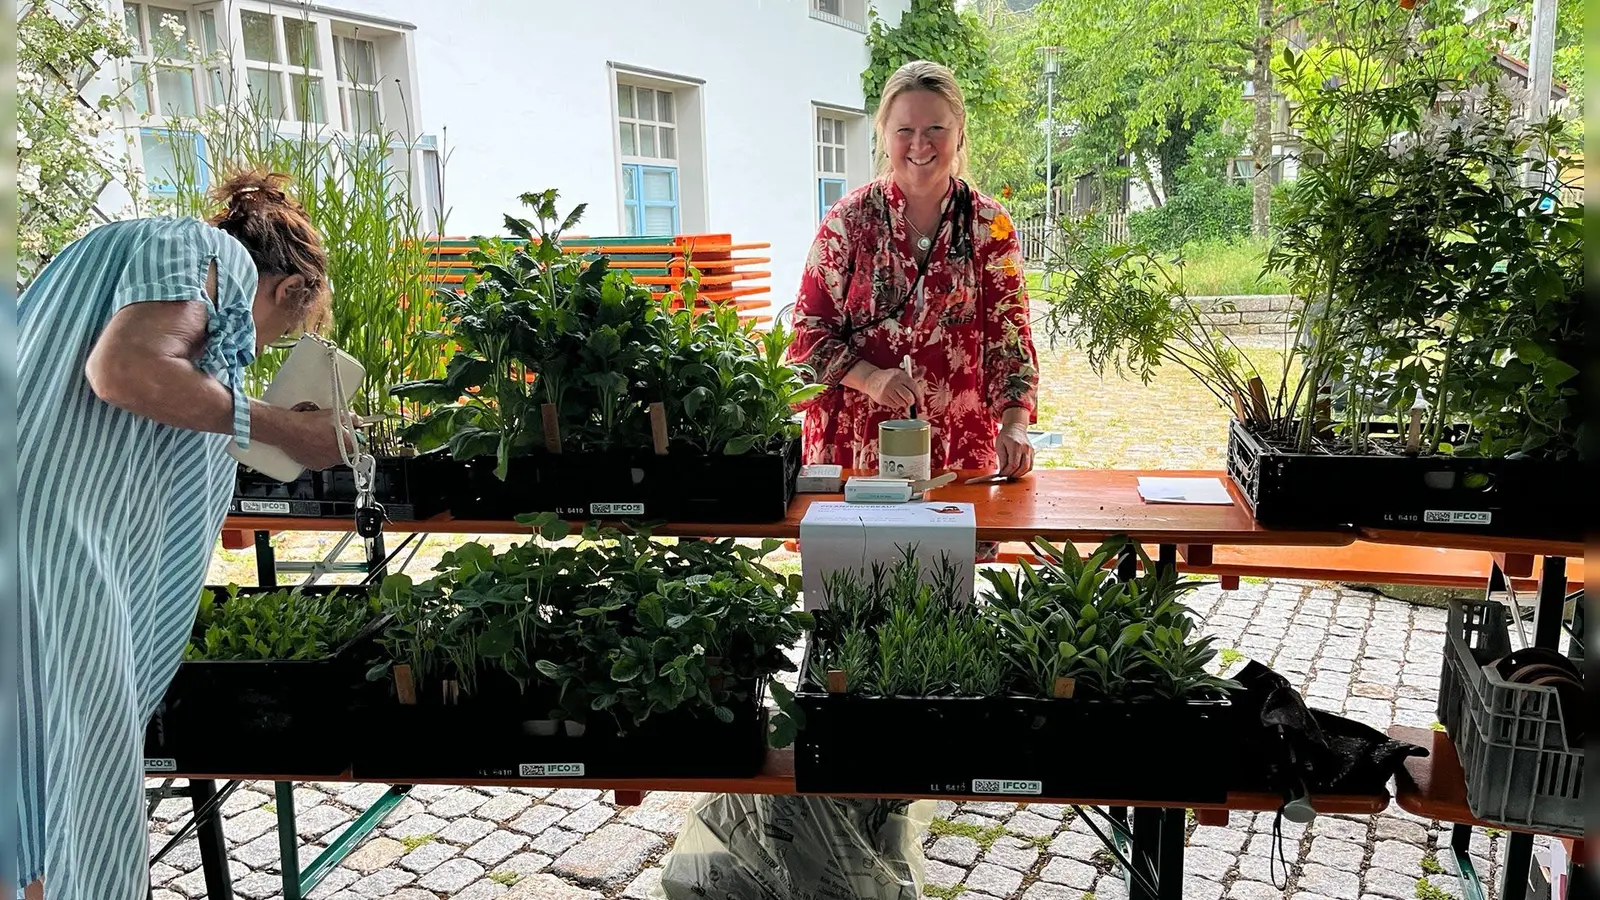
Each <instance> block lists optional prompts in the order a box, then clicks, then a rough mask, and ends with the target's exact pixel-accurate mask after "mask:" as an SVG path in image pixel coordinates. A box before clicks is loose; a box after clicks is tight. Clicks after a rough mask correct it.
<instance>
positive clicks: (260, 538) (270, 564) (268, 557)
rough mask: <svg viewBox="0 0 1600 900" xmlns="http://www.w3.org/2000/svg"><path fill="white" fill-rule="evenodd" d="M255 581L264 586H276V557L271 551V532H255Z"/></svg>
mask: <svg viewBox="0 0 1600 900" xmlns="http://www.w3.org/2000/svg"><path fill="white" fill-rule="evenodd" d="M256 582H257V583H258V584H259V585H260V586H261V587H264V588H275V587H277V586H278V558H277V556H275V555H274V554H273V551H272V532H270V531H258V532H256Z"/></svg>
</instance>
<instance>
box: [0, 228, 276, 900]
mask: <svg viewBox="0 0 1600 900" xmlns="http://www.w3.org/2000/svg"><path fill="white" fill-rule="evenodd" d="M213 263H215V265H216V271H217V297H216V300H215V302H213V301H212V300H211V298H210V297H209V295H208V294H207V293H206V276H207V274H208V271H209V270H210V267H211V265H212V264H213ZM255 291H256V269H255V265H254V263H253V262H252V261H251V259H250V255H249V253H248V252H247V251H246V250H245V248H244V246H243V245H242V244H240V243H239V242H238V241H236V240H234V239H233V238H232V237H231V236H229V235H227V234H226V233H224V232H222V231H220V230H218V229H216V228H213V227H211V226H209V225H206V224H204V223H201V222H198V221H195V220H193V219H140V220H134V221H128V222H117V223H114V224H110V225H105V226H102V227H100V228H97V229H95V230H93V231H91V232H90V233H89V234H87V235H85V236H84V237H83V238H82V239H80V240H78V241H77V242H75V243H73V244H72V245H70V246H69V247H67V248H66V250H64V251H63V252H62V253H61V255H60V256H59V257H57V258H56V259H55V260H54V261H53V262H52V263H51V264H50V265H49V266H48V267H47V268H46V269H45V270H44V271H43V272H42V273H40V275H39V277H38V279H37V280H36V281H35V282H34V283H33V284H32V285H31V286H29V288H28V289H27V290H26V291H24V292H23V294H22V296H21V297H20V298H19V299H18V345H17V351H18V353H17V356H18V382H17V398H18V404H17V407H18V410H17V411H18V424H19V428H18V465H17V482H18V483H17V489H18V490H17V495H18V503H19V508H20V521H19V528H18V540H19V544H20V546H19V551H20V552H19V555H18V559H19V561H20V568H21V572H20V574H21V588H22V591H21V593H22V606H21V611H22V612H21V617H20V628H19V636H18V639H17V645H18V646H17V649H18V650H19V651H20V654H19V659H20V660H21V677H20V681H19V682H18V685H17V688H18V699H19V707H18V711H19V714H20V715H19V719H20V723H19V724H20V726H21V727H20V729H19V739H20V744H21V746H20V759H21V772H20V775H21V777H20V780H19V781H20V783H19V785H18V791H17V794H18V808H17V816H18V832H17V833H18V836H19V838H18V841H19V847H18V858H19V860H20V862H21V875H22V883H23V884H28V883H29V882H30V881H33V880H34V879H36V878H38V877H40V876H41V875H42V876H43V877H44V878H45V884H46V891H47V894H48V896H49V897H50V898H51V900H135V898H142V897H144V896H145V890H146V888H145V885H146V881H147V879H148V857H149V851H148V844H147V839H146V837H145V835H146V829H147V823H146V818H145V810H144V805H143V790H144V782H143V776H142V771H143V752H142V751H143V743H144V726H145V722H146V721H147V720H148V719H149V717H150V715H151V714H152V712H153V711H154V709H155V706H156V704H157V703H158V702H159V701H160V699H161V696H162V694H163V692H164V691H165V690H166V686H167V684H168V682H170V681H171V680H172V676H173V674H174V672H175V671H176V670H177V666H178V662H179V660H180V658H181V656H182V653H183V647H184V644H185V642H186V639H187V637H188V634H189V631H190V628H191V626H192V624H193V621H194V615H195V608H196V603H197V600H198V598H199V593H200V587H201V582H202V581H203V579H204V578H205V573H206V569H207V566H208V564H209V562H210V559H211V552H212V548H213V547H214V546H215V543H216V539H217V534H218V531H219V530H220V528H221V526H222V519H223V516H224V515H225V513H226V511H227V504H228V497H229V493H230V491H231V490H232V486H233V479H234V472H235V466H236V463H235V462H234V461H233V459H232V458H231V457H229V456H228V455H227V453H226V452H225V450H226V447H227V443H228V441H229V437H228V436H226V435H220V434H202V433H200V432H195V431H187V430H183V429H178V428H173V427H170V426H166V425H161V424H158V423H156V422H154V421H151V420H149V419H145V418H141V417H139V416H136V415H133V414H131V413H128V412H124V411H122V410H119V409H115V408H113V407H111V406H109V405H107V404H106V403H104V402H103V401H101V400H100V399H99V398H98V397H96V396H95V395H94V393H93V392H92V391H91V390H90V388H89V383H88V381H87V379H86V378H85V376H84V364H85V362H86V361H87V359H88V357H89V351H90V349H91V348H92V347H93V346H94V343H95V340H96V339H97V338H98V337H99V335H100V332H101V331H102V330H103V329H104V328H105V326H106V324H107V323H108V322H110V321H111V317H112V316H113V315H115V314H116V313H117V311H118V310H120V309H122V308H123V307H125V306H128V305H129V304H132V303H142V302H148V301H163V302H174V301H179V302H181V301H195V302H201V303H205V304H206V306H207V309H208V312H209V313H210V322H209V326H208V329H207V340H206V345H205V349H204V351H203V353H202V355H201V357H200V358H199V359H198V360H197V361H196V365H197V366H198V367H199V368H201V369H202V370H204V371H206V372H208V373H210V374H211V375H213V376H215V377H216V378H218V379H219V380H221V381H222V382H223V383H224V384H227V385H230V386H231V387H232V389H233V396H234V426H235V434H234V436H233V440H236V441H239V442H240V443H241V444H242V443H245V442H246V441H247V440H248V435H249V405H248V400H247V399H246V398H245V395H244V392H243V390H242V386H243V368H244V366H246V365H248V364H249V362H250V361H251V360H252V359H253V358H254V355H255V326H254V324H253V322H252V320H251V315H250V306H251V303H252V302H253V300H254V298H255Z"/></svg>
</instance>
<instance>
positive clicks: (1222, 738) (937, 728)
mask: <svg viewBox="0 0 1600 900" xmlns="http://www.w3.org/2000/svg"><path fill="white" fill-rule="evenodd" d="M810 655H811V654H810V647H809V641H808V646H807V649H806V659H807V661H808V662H809V660H810ZM806 668H807V667H802V670H801V673H800V684H801V690H800V691H799V692H798V693H797V695H796V697H797V700H798V702H799V704H800V707H801V709H803V710H804V712H805V726H804V727H803V728H801V729H800V732H799V735H798V737H797V739H796V741H795V754H794V757H795V788H796V790H798V791H799V792H800V793H802V794H860V795H866V796H878V795H888V796H929V795H941V794H948V795H961V796H974V795H976V796H982V795H991V794H992V795H994V796H996V797H1010V798H1017V799H1027V798H1029V797H1036V798H1055V799H1073V800H1083V801H1091V802H1099V801H1112V800H1123V801H1134V800H1172V801H1187V802H1193V803H1220V802H1222V801H1224V800H1226V799H1227V794H1228V788H1229V782H1230V780H1231V775H1230V769H1231V759H1232V757H1233V755H1234V743H1235V741H1236V740H1238V736H1239V734H1240V731H1239V729H1238V728H1237V727H1236V724H1235V711H1234V708H1233V706H1232V704H1231V703H1229V702H1228V701H1226V700H1202V701H1139V702H1130V703H1117V702H1110V701H1098V700H1043V699H1037V698H1032V697H862V696H853V695H847V694H828V693H825V692H822V691H819V690H817V689H816V688H815V687H811V686H810V685H809V682H808V679H807V671H806ZM927 748H935V749H932V750H929V749H927Z"/></svg>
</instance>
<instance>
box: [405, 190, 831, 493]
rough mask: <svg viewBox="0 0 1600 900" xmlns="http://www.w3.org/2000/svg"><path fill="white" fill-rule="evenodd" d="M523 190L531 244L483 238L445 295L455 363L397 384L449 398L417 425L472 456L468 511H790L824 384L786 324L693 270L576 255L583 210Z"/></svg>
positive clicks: (511, 220)
mask: <svg viewBox="0 0 1600 900" xmlns="http://www.w3.org/2000/svg"><path fill="white" fill-rule="evenodd" d="M522 200H523V202H524V203H525V204H527V205H528V206H529V207H530V208H531V209H532V210H533V213H534V215H533V218H531V219H521V218H516V217H512V216H507V217H506V228H507V230H508V231H509V232H511V234H512V235H513V236H514V237H515V238H516V241H488V240H486V241H483V242H481V243H480V246H479V249H478V251H477V252H475V253H474V254H472V255H471V259H472V261H473V263H474V265H475V266H476V267H477V268H476V271H475V272H474V273H473V274H471V275H469V276H467V279H466V281H465V283H464V284H463V285H462V288H463V290H462V292H461V293H460V294H459V295H458V296H456V295H453V296H452V297H450V298H447V299H446V300H445V304H446V313H447V316H448V318H449V320H450V322H451V324H450V326H449V330H450V335H451V337H452V339H453V340H454V342H455V344H456V345H457V346H458V347H460V350H459V352H458V354H457V356H456V357H455V358H454V359H453V360H452V361H451V364H450V368H449V370H448V371H447V372H446V373H445V375H444V376H443V377H441V378H433V379H425V380H421V381H417V382H412V383H409V384H405V385H400V386H398V387H396V388H395V393H396V395H397V396H400V397H405V398H410V399H414V400H418V401H422V402H426V403H429V404H433V407H434V408H433V411H432V412H431V413H430V414H429V415H428V416H426V417H425V418H424V419H422V420H421V421H419V422H418V423H417V424H416V425H415V426H413V427H412V428H411V429H409V430H408V431H407V432H406V436H407V437H408V438H409V439H411V440H413V441H415V443H416V444H417V446H418V447H419V448H432V447H439V446H448V447H449V449H450V452H451V453H452V454H453V455H454V456H455V458H457V459H461V460H471V461H472V462H471V464H472V466H473V468H474V470H475V473H476V475H475V477H474V479H473V482H472V486H471V489H470V490H469V491H466V492H464V495H463V496H461V497H458V498H455V499H454V500H452V510H453V511H454V512H455V514H456V515H457V516H458V517H476V518H509V517H510V516H512V515H515V514H518V513H524V512H556V513H559V514H561V515H563V516H566V517H568V518H575V519H587V518H593V517H609V518H615V517H620V516H628V517H636V518H644V517H652V518H669V519H677V520H694V521H766V520H774V519H779V518H782V517H783V515H784V514H785V512H786V511H787V506H788V502H789V500H790V499H791V497H792V496H793V490H794V481H795V477H796V476H797V475H798V472H799V426H798V424H797V423H796V422H795V420H794V414H793V405H794V404H796V403H799V402H803V401H804V400H805V399H806V398H808V397H810V396H812V395H814V394H815V392H816V391H817V390H820V388H816V387H813V386H810V385H808V384H807V383H806V381H805V380H804V378H803V377H802V375H801V373H799V372H797V371H796V370H795V369H794V368H793V367H790V366H787V365H785V364H784V363H783V352H784V349H785V348H786V347H787V342H788V335H787V333H785V332H783V331H781V330H775V331H770V332H766V333H758V332H756V331H755V330H754V326H753V325H752V324H749V323H745V322H741V320H740V319H739V316H738V313H737V310H736V309H735V308H734V307H732V306H731V305H721V306H714V307H713V309H712V310H711V311H709V312H696V311H695V310H694V307H695V306H696V298H697V287H696V274H695V272H694V270H693V269H692V268H690V269H689V270H688V272H689V275H688V277H687V278H685V279H684V281H683V282H682V284H680V287H679V290H678V291H677V292H676V293H674V294H672V295H670V296H667V297H658V296H656V295H654V294H652V293H651V292H650V290H649V289H648V288H647V287H645V286H644V285H641V284H639V283H637V282H635V281H634V280H633V278H632V276H630V275H629V274H628V273H627V272H626V271H624V270H621V269H614V268H612V267H611V266H610V264H609V261H608V259H607V258H606V257H604V256H599V255H596V254H585V255H574V254H570V253H567V252H565V251H564V250H563V248H562V244H561V240H562V234H563V233H564V232H565V231H567V230H568V229H570V228H571V227H572V226H573V225H574V224H576V223H577V222H578V221H579V219H580V218H581V216H582V214H583V211H584V207H583V206H581V205H580V206H578V207H577V208H575V209H573V210H571V211H570V212H567V213H566V214H564V215H563V214H561V213H560V212H559V211H558V209H557V205H556V201H557V195H556V192H555V191H545V192H543V193H538V194H526V195H523V197H522ZM680 302H681V303H682V305H683V306H685V307H686V308H684V309H674V306H675V305H677V304H679V303H680Z"/></svg>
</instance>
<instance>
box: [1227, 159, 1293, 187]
mask: <svg viewBox="0 0 1600 900" xmlns="http://www.w3.org/2000/svg"><path fill="white" fill-rule="evenodd" d="M1232 174H1233V180H1234V181H1235V182H1237V183H1240V184H1248V183H1250V182H1253V181H1254V180H1255V177H1256V161H1255V160H1253V159H1236V160H1234V161H1233V173H1232ZM1267 180H1268V181H1270V182H1271V183H1272V184H1280V183H1282V181H1283V159H1282V158H1279V159H1275V160H1273V162H1272V169H1271V170H1270V171H1269V172H1268V173H1267Z"/></svg>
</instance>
